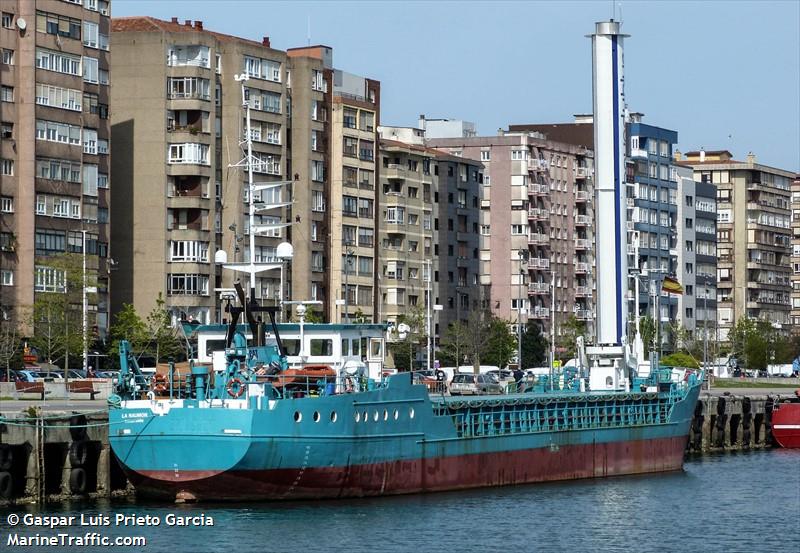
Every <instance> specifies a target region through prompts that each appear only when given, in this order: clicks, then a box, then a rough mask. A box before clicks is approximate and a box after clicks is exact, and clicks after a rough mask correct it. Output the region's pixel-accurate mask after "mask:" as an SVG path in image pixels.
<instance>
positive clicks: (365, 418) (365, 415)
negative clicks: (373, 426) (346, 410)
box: [361, 411, 369, 422]
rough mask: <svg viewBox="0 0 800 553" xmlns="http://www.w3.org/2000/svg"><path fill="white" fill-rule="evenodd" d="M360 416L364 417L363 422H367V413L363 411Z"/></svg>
mask: <svg viewBox="0 0 800 553" xmlns="http://www.w3.org/2000/svg"><path fill="white" fill-rule="evenodd" d="M361 418H362V419H364V422H369V413H367V412H366V411H364V413H363V414H362V415H361Z"/></svg>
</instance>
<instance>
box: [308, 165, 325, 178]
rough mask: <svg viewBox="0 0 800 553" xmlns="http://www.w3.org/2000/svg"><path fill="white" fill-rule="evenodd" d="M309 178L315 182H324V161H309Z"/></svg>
mask: <svg viewBox="0 0 800 553" xmlns="http://www.w3.org/2000/svg"><path fill="white" fill-rule="evenodd" d="M311 180H313V181H316V182H325V162H324V161H317V160H312V161H311Z"/></svg>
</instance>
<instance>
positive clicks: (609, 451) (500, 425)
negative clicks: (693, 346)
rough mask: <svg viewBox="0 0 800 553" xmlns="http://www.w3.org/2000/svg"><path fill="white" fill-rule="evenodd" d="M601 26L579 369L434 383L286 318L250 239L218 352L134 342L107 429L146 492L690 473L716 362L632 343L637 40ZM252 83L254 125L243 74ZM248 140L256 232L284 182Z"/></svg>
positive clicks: (432, 488)
mask: <svg viewBox="0 0 800 553" xmlns="http://www.w3.org/2000/svg"><path fill="white" fill-rule="evenodd" d="M591 37H592V52H593V72H592V78H593V83H592V84H593V91H594V133H595V138H594V143H595V181H596V186H595V190H596V196H595V205H596V210H595V212H596V217H597V221H596V225H597V233H596V251H597V259H596V261H597V313H596V335H595V336H594V340H593V345H592V346H591V347H588V346H587V347H584V345H583V339H582V337H579V339H578V344H577V348H578V351H579V355H578V359H579V362H578V367H577V368H569V369H564V372H563V374H561V375H555V377H554V376H553V375H542V376H541V377H540V378H539V379H538V380H536V381H534V382H530V383H529V385H526V386H524V387H523V386H520V387H517V388H515V389H513V390H511V393H505V394H501V395H495V396H483V395H479V396H475V397H471V398H466V399H465V398H462V397H453V396H450V395H449V394H447V393H446V389H444V388H442V389H437V391H436V392H435V393H431V391H430V390H429V388H428V387H427V386H426V385H423V384H415V383H414V381H413V379H412V375H411V374H410V373H400V374H387V371H385V370H384V369H383V368H382V362H383V356H384V349H385V348H384V346H385V343H384V340H385V333H384V332H383V331H382V330H381V329H380V328H366V327H364V328H359V326H358V325H342V326H341V327H336V326H335V325H321V326H320V327H316V325H305V324H304V318H303V312H304V307H305V306H304V305H299V306H298V315H299V317H300V323H299V325H298V328H297V329H295V328H293V327H292V328H291V329H289V328H287V327H285V326H283V327H282V326H281V324H279V323H278V322H277V321H276V318H280V317H276V315H277V314H278V312H280V313H281V314H282V312H283V294H282V293H281V299H280V305H279V306H277V307H260V306H259V305H258V304H257V303H256V302H255V301H254V300H253V299H252V298H254V296H255V283H254V275H255V274H256V273H257V272H260V271H263V270H272V269H275V268H280V269H281V272H282V271H283V268H282V265H280V266H277V265H273V266H271V265H270V264H265V263H255V262H253V261H252V260H254V259H255V255H254V252H253V251H252V247H253V242H254V241H253V240H252V239H251V240H250V247H251V252H250V260H251V261H250V262H249V263H240V264H228V263H226V264H224V266H225V267H227V268H229V269H232V270H236V271H240V272H245V273H248V274H249V276H250V289H249V293H250V294H249V295H250V299H248V298H246V297H245V291H244V289H243V287H242V285H241V284H240V283H238V281H237V284H236V293H235V298H234V299H237V298H238V303H233V302H229V303H228V306H227V311H228V313H229V317H230V320H229V322H228V327H227V329H226V330H225V335H224V347H221V348H219V350H218V351H212V352H208V351H206V352H205V355H206V357H207V359H206V360H208V358H213V359H214V360H215V361H216V362H214V363H212V364H210V365H209V364H207V363H203V362H201V360H200V359H198V360H197V361H196V362H192V363H190V364H189V366H188V367H187V368H186V369H182V368H179V367H176V366H175V365H170V366H169V367H168V368H167V369H166V370H164V371H161V372H158V373H156V374H155V375H153V376H146V375H144V374H143V373H142V372H141V371H140V370H139V368H138V366H137V364H136V360H135V358H134V357H133V356H132V355H131V353H130V351H129V346H128V344H127V343H126V342H124V341H122V342H121V343H120V363H121V371H120V374H119V376H118V379H117V382H116V393H115V395H114V396H112V397H111V398H110V399H109V403H110V410H109V419H110V431H109V439H110V443H111V447H112V449H113V452H114V454H115V455H116V457H117V458H118V459H119V461H120V463H121V466H122V467H123V469H124V470H125V472H126V473H127V476H128V478H129V479H130V481H131V482H132V483H133V485H134V486H135V487H136V490H137V492H138V493H139V494H141V495H143V496H151V497H157V498H162V499H168V500H175V501H220V500H223V501H224V500H230V501H245V500H254V501H260V500H293V499H317V498H344V497H363V496H380V495H392V494H406V493H418V492H436V491H444V490H456V489H464V488H472V487H480V486H500V485H511V484H524V483H533V482H545V481H554V480H569V479H579V478H597V477H606V476H618V475H629V474H642V473H654V472H663V471H674V470H679V469H681V468H682V464H683V453H684V449H685V446H686V442H687V437H688V433H689V426H690V423H691V420H692V416H693V412H694V409H695V405H696V403H697V398H698V395H699V392H700V385H701V382H702V373H695V372H692V371H685V370H672V369H666V370H662V369H659V368H658V363H657V360H651V363H650V365H647V364H644V363H640V362H639V360H640V359H641V358H642V357H643V350H642V347H641V340H640V339H639V338H638V333H637V336H636V338H635V339H634V340H632V344H629V343H628V339H627V328H628V326H627V316H628V315H627V305H626V303H627V300H626V297H627V292H628V290H627V282H628V279H629V274H628V270H627V248H626V240H627V230H626V229H627V225H626V217H627V215H626V208H625V189H626V187H625V182H624V180H625V179H624V176H625V168H624V151H625V144H624V123H625V109H624V105H625V104H624V95H623V91H622V89H623V83H624V80H623V77H622V60H623V55H622V45H623V39H624V35H622V34H621V33H620V28H619V23H617V22H614V21H613V20H612V21H608V22H601V23H597V24H596V28H595V33H594V34H593V35H591ZM236 78H237V80H241V81H245V82H246V80H247V79H248V76H247V75H246V74H245V75H240V76H237V77H236ZM242 93H243V107H244V109H245V110H246V124H247V132H246V133H245V136H246V137H250V136H251V133H250V132H249V125H250V114H249V109H250V108H249V103H248V101H247V97H246V89H245V86H244V83H243V86H242ZM246 142H247V157H246V159H245V163H242V165H241V166H245V165H248V167H249V187H250V188H249V197H250V217H251V219H250V229H251V232H254V229H255V228H256V225H255V224H254V220H253V214H254V196H255V193H256V192H257V191H258V190H260V189H263V187H264V186H278V184H275V185H255V184H254V183H253V181H252V164H251V163H250V162H251V160H252V156H251V144H250V142H251V141H250V139H249V138H248V139H246ZM259 186H262V188H259ZM261 209H263V208H261ZM262 227H264V225H260V226H259V228H262ZM218 253H219V252H218ZM215 260H216V261H219V262H222V263H225V260H224V259H219V260H217V259H215ZM258 313H266V314H267V315H268V316H269V322H268V323H264V322H261V321H260V320H259V319H258V318H257V317H256V314H258ZM241 316H244V318H245V320H246V324H244V325H241V326H240V325H239V323H238V321H239V318H240V317H241ZM637 318H638V314H637ZM372 326H373V327H375V326H376V325H372ZM378 326H380V325H378ZM322 327H324V328H322ZM318 328H319V329H320V332H333V333H334V334H333V335H332V336H330V337H329V338H327V339H326V340H330V343H331V344H332V345H334V344H335V346H333V349H330V348H327V349H329V350H330V351H326V352H325V353H326V354H328V355H329V356H330V355H333V357H334V359H330V360H329V361H331V362H324V363H320V362H318V361H319V360H318V359H316V358H315V357H314V355H312V354H314V353H320V352H314V351H311V350H312V349H313V348H312V347H311V346H312V344H311V343H310V342H309V340H311V339H312V338H310V336H311V335H313V334H314V332H316V331H317V329H318ZM282 329H283V330H284V331H291V332H295V331H297V332H298V334H297V337H296V338H293V340H299V342H298V344H299V351H297V352H287V348H286V344H284V340H283V339H282V336H281V330H282ZM384 330H385V329H384ZM306 331H307V333H306ZM361 340H363V341H361ZM356 342H359V344H360V346H359V348H360V349H359V355H361V354H363V353H365V351H364V349H365V348H367V349H368V351H367V352H366V353H367V355H366V358H365V359H364V361H365V362H364V363H359V362H358V361H359V360H358V359H357V358H356V359H345V358H344V356H346V355H352V354H353V351H354V349H355V348H356ZM208 343H209V342H208V341H206V345H207V344H208ZM325 343H327V342H325ZM339 343H341V344H342V346H341V348H342V349H336V348H339V345H338V344H339ZM345 343H347V344H348V346H347V350H348V351H344V347H345ZM323 349H326V348H323ZM290 353H297V355H290Z"/></svg>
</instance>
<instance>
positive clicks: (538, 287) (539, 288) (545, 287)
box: [528, 282, 550, 294]
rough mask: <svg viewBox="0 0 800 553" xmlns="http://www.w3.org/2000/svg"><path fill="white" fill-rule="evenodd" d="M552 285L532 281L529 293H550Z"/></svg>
mask: <svg viewBox="0 0 800 553" xmlns="http://www.w3.org/2000/svg"><path fill="white" fill-rule="evenodd" d="M549 293H550V285H549V284H547V283H546V282H531V283H530V284H528V294H549Z"/></svg>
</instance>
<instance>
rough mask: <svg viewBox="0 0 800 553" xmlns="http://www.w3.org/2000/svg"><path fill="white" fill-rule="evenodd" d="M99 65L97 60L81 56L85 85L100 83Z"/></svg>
mask: <svg viewBox="0 0 800 553" xmlns="http://www.w3.org/2000/svg"><path fill="white" fill-rule="evenodd" d="M99 69H100V67H99V65H98V62H97V58H91V57H89V56H83V81H84V82H86V83H98V82H100V77H99Z"/></svg>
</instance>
